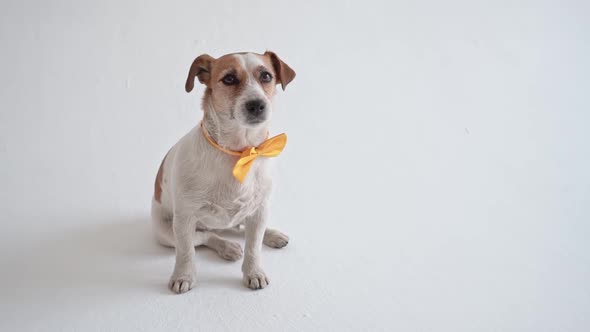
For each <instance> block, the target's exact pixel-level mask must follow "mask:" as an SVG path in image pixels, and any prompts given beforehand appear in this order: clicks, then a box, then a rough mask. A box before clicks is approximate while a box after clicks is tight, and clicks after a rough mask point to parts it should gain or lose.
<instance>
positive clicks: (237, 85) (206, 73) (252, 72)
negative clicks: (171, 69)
mask: <svg viewBox="0 0 590 332" xmlns="http://www.w3.org/2000/svg"><path fill="white" fill-rule="evenodd" d="M195 76H196V77H197V78H198V79H199V82H201V83H202V84H205V85H206V86H207V90H206V92H205V96H204V101H203V102H204V107H205V110H207V107H208V105H207V104H208V103H211V105H212V106H213V109H214V111H215V112H218V113H221V114H224V115H226V116H227V117H228V118H229V119H232V120H234V121H237V122H238V124H239V125H240V126H242V127H250V128H252V127H257V126H259V125H261V124H263V123H265V122H266V121H268V120H269V119H270V115H271V112H272V100H273V96H274V94H275V91H276V85H277V84H279V83H280V84H281V86H282V88H283V90H285V87H286V86H287V84H289V82H291V81H292V80H293V79H294V78H295V72H294V71H293V69H291V68H290V67H289V66H288V65H287V64H286V63H284V62H283V61H282V60H281V59H280V58H279V57H278V56H277V55H276V54H275V53H273V52H269V51H267V52H265V53H264V54H256V53H234V54H227V55H224V56H222V57H220V58H218V59H215V58H213V57H211V56H209V55H207V54H203V55H201V56H199V57H197V58H196V59H195V61H193V64H192V65H191V68H190V70H189V73H188V78H187V79H186V85H185V89H186V92H191V91H192V90H193V87H194V82H195Z"/></svg>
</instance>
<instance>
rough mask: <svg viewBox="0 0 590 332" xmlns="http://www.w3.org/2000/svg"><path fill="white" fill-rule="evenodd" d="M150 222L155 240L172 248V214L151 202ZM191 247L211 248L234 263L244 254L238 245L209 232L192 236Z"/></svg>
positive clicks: (201, 232)
mask: <svg viewBox="0 0 590 332" xmlns="http://www.w3.org/2000/svg"><path fill="white" fill-rule="evenodd" d="M152 222H153V226H154V231H155V233H156V239H157V240H158V242H159V243H160V244H161V245H163V246H166V247H172V248H173V247H174V246H175V245H174V233H173V230H172V214H169V213H166V211H164V209H163V207H162V206H161V205H160V204H159V203H157V202H152ZM193 245H194V246H195V247H198V246H206V247H208V248H211V249H213V250H215V251H216V252H217V254H219V256H221V258H223V259H227V260H229V261H236V260H238V259H240V258H242V255H243V254H244V252H243V251H242V247H241V246H240V244H239V243H237V242H234V241H230V240H227V239H224V238H222V237H221V236H219V235H217V234H215V233H213V232H209V231H197V230H195V233H194V235H193Z"/></svg>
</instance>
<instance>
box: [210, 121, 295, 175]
mask: <svg viewBox="0 0 590 332" xmlns="http://www.w3.org/2000/svg"><path fill="white" fill-rule="evenodd" d="M201 132H202V133H203V136H205V138H206V139H207V141H208V142H209V143H210V144H211V145H212V146H214V147H215V148H216V149H217V150H219V151H221V152H223V153H226V154H229V155H232V156H238V157H240V159H238V161H237V162H236V164H235V166H234V169H233V175H234V177H235V178H236V180H238V181H239V182H240V183H243V182H244V179H245V178H246V175H248V172H249V171H250V168H251V167H252V165H253V164H254V160H256V158H258V157H276V156H278V155H279V154H280V153H281V152H282V151H283V149H284V148H285V145H286V144H287V135H286V134H284V133H283V134H280V135H277V136H274V137H271V138H267V139H266V140H265V141H264V142H262V143H261V144H260V145H259V146H257V147H248V148H246V149H244V150H243V151H233V150H228V149H226V148H224V147H222V146H221V145H219V144H217V142H215V140H213V138H212V137H211V136H210V135H209V133H208V132H207V129H205V126H204V125H203V121H201ZM267 137H268V134H267Z"/></svg>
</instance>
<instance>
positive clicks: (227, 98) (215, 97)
mask: <svg viewBox="0 0 590 332" xmlns="http://www.w3.org/2000/svg"><path fill="white" fill-rule="evenodd" d="M228 73H232V74H234V75H236V77H237V79H238V81H240V83H239V84H236V85H225V84H223V82H222V81H221V80H222V79H223V77H224V76H225V75H227V74H228ZM247 75H248V73H246V72H245V71H244V68H243V67H242V65H241V63H240V61H239V60H238V59H237V58H236V57H235V56H234V55H233V54H228V55H224V56H222V57H220V58H219V59H217V60H215V61H214V62H213V63H212V64H211V80H210V81H209V84H208V85H207V91H206V92H205V96H204V97H203V103H204V105H203V106H204V107H203V109H204V110H207V109H208V108H207V105H206V103H208V102H209V101H211V102H212V103H213V108H214V109H215V110H216V111H218V112H223V111H225V110H229V109H232V108H233V103H234V102H235V101H236V99H237V98H238V96H239V95H240V93H241V91H242V89H243V87H244V84H245V83H246V80H247ZM213 92H215V93H213Z"/></svg>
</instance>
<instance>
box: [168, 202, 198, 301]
mask: <svg viewBox="0 0 590 332" xmlns="http://www.w3.org/2000/svg"><path fill="white" fill-rule="evenodd" d="M195 228H196V219H195V217H194V216H192V215H183V214H178V213H174V217H173V220H172V229H173V231H174V241H175V247H176V263H175V264H174V272H173V273H172V277H170V283H169V284H168V287H169V288H170V289H171V290H172V291H173V292H175V293H178V294H181V293H186V292H188V291H189V290H190V289H192V288H193V286H194V285H195V283H196V280H197V271H196V267H195V247H194V243H193V235H194V232H195Z"/></svg>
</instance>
